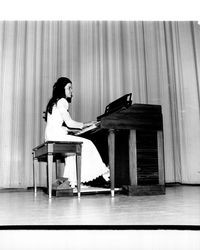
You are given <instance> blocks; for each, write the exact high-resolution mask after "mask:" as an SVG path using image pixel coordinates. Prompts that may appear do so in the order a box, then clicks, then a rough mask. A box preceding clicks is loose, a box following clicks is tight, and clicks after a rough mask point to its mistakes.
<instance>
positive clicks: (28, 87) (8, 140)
mask: <svg viewBox="0 0 200 250" xmlns="http://www.w3.org/2000/svg"><path fill="white" fill-rule="evenodd" d="M60 76H67V77H69V78H70V79H71V80H72V81H73V91H74V98H73V103H72V108H71V113H72V117H73V118H74V119H76V120H79V121H84V122H86V121H89V120H94V119H96V117H97V116H98V115H100V114H102V113H103V112H104V108H105V106H106V105H107V104H108V103H109V102H111V101H113V100H115V99H116V98H118V97H120V96H121V95H124V94H126V93H130V92H132V93H133V102H137V103H147V104H160V105H162V110H163V120H164V147H165V173H166V182H180V183H192V184H195V183H198V184H199V183H200V169H199V166H200V153H199V150H200V106H199V102H200V90H199V87H200V86H199V81H200V27H199V26H198V24H197V22H125V21H123V22H120V21H115V22H112V21H104V22H97V21H91V22H86V21H80V22H79V21H73V22H71V21H16V22H14V21H2V22H0V187H1V188H8V187H22V188H23V187H27V186H32V185H33V184H32V154H31V153H32V148H33V147H34V146H36V145H38V144H39V143H42V142H43V141H44V128H45V122H44V120H43V119H42V112H43V111H44V110H45V107H46V104H47V102H48V99H49V98H50V96H51V92H52V85H53V83H54V82H55V81H56V79H57V78H58V77H60ZM42 172H45V168H43V170H42ZM43 174H44V173H43ZM39 182H40V184H41V185H43V184H45V181H44V177H40V179H39Z"/></svg>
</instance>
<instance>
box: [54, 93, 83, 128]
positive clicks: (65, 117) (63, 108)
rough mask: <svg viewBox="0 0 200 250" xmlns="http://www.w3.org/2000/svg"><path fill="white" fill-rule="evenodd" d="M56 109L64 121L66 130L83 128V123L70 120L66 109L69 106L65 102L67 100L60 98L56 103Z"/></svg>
mask: <svg viewBox="0 0 200 250" xmlns="http://www.w3.org/2000/svg"><path fill="white" fill-rule="evenodd" d="M57 108H58V110H59V112H60V114H61V116H62V118H63V120H64V122H65V123H66V125H67V127H68V128H71V129H72V128H75V129H82V128H83V123H82V122H77V121H74V120H72V118H71V116H70V114H69V111H68V108H69V104H68V102H67V100H65V99H64V98H61V99H60V100H59V101H58V102H57Z"/></svg>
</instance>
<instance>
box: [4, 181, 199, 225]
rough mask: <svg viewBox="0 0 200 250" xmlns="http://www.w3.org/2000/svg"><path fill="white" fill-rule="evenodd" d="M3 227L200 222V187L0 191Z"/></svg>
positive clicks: (188, 223)
mask: <svg viewBox="0 0 200 250" xmlns="http://www.w3.org/2000/svg"><path fill="white" fill-rule="evenodd" d="M0 200H1V206H0V226H9V225H11V226H12V225H78V226H81V225H189V226H190V225H195V226H199V225H200V186H187V185H178V186H177V185H176V186H171V187H167V188H166V194H165V195H155V196H126V195H122V194H116V196H115V197H114V198H111V197H110V194H96V195H82V196H81V198H80V199H78V198H77V196H73V197H53V198H52V199H51V200H50V201H49V199H48V196H47V195H46V194H44V193H43V192H42V191H38V193H37V196H36V197H35V196H34V193H33V192H32V191H21V192H11V191H8V190H7V191H5V190H4V191H3V190H1V192H0Z"/></svg>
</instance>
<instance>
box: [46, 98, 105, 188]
mask: <svg viewBox="0 0 200 250" xmlns="http://www.w3.org/2000/svg"><path fill="white" fill-rule="evenodd" d="M68 108H69V103H68V102H67V100H66V99H64V98H61V99H60V100H59V101H58V102H57V104H56V105H54V106H53V108H52V114H49V113H48V116H47V125H46V129H45V141H82V142H83V144H82V157H81V182H87V181H91V180H93V179H95V178H97V177H98V176H100V175H103V174H106V173H108V172H109V169H108V168H107V167H106V165H105V164H104V163H103V161H102V159H101V156H100V155H99V152H98V151H97V149H96V147H95V145H94V144H93V143H92V142H91V141H90V140H88V139H85V138H82V137H77V136H73V135H69V134H68V131H69V130H68V128H66V127H63V126H62V124H63V121H64V122H65V123H66V125H67V127H69V128H79V129H82V128H83V123H81V122H77V121H74V120H72V118H71V116H70V114H69V111H68ZM63 177H66V178H68V179H69V181H70V184H71V186H72V187H74V186H75V185H76V161H75V156H68V157H66V159H65V170H64V176H63Z"/></svg>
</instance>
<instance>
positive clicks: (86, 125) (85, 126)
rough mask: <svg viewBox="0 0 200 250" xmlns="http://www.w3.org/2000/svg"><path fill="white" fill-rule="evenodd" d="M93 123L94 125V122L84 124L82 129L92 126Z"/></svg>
mask: <svg viewBox="0 0 200 250" xmlns="http://www.w3.org/2000/svg"><path fill="white" fill-rule="evenodd" d="M95 123H96V122H95V121H91V122H86V123H84V124H83V128H87V127H90V126H92V125H93V124H95Z"/></svg>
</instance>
